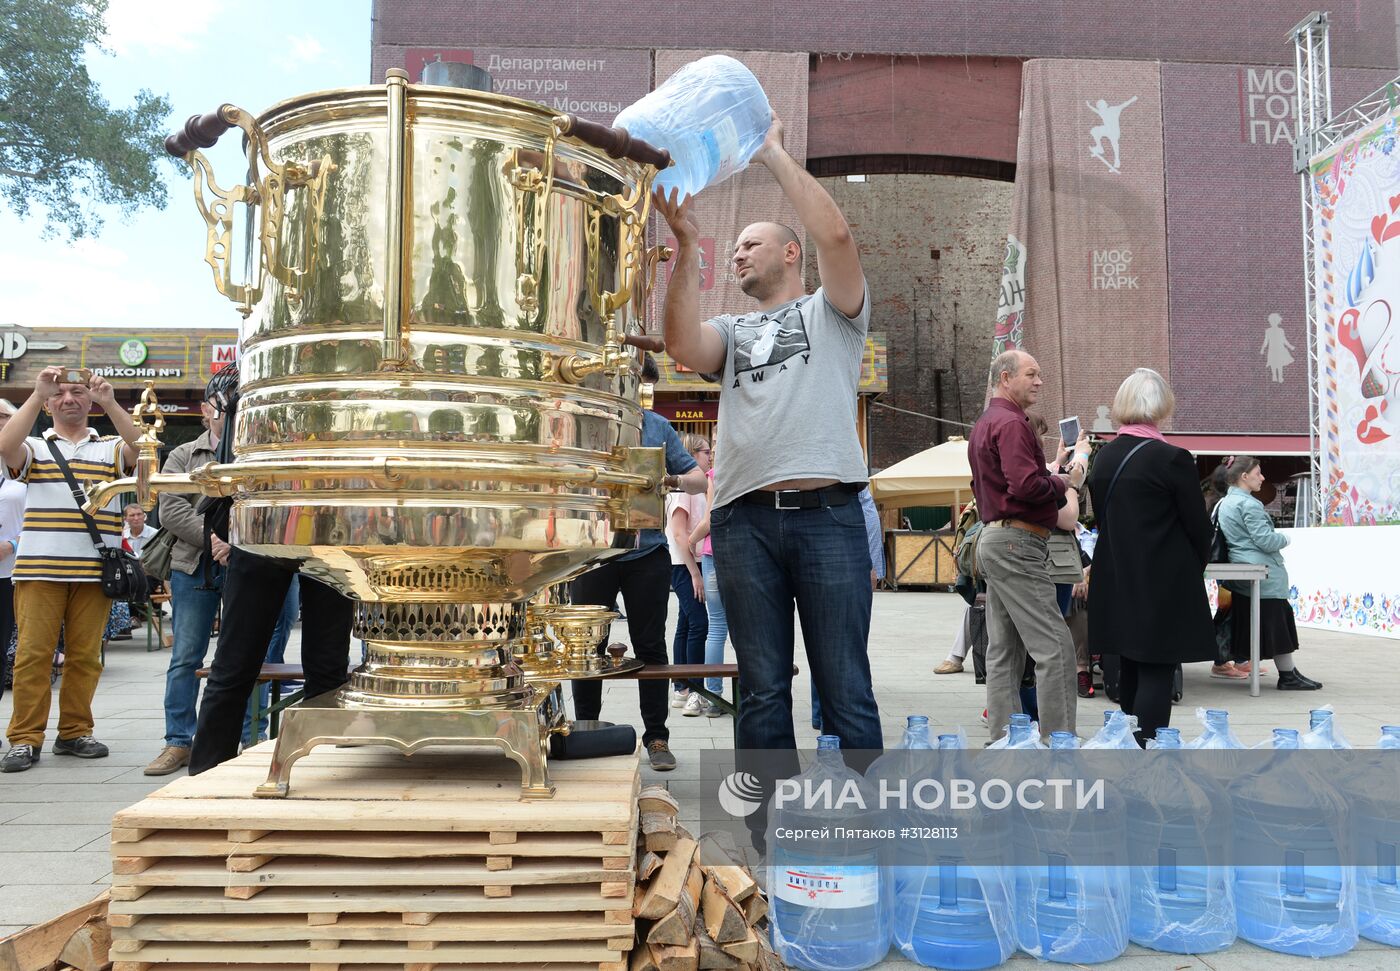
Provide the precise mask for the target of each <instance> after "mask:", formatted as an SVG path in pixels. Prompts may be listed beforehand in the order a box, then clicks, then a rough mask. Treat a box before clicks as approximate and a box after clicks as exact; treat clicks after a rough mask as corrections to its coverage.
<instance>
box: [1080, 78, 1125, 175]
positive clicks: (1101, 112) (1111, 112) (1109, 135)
mask: <svg viewBox="0 0 1400 971" xmlns="http://www.w3.org/2000/svg"><path fill="white" fill-rule="evenodd" d="M1136 100H1137V95H1133V96H1132V97H1131V98H1129V99H1128V100H1127V101H1124V102H1123V103H1122V104H1120V105H1111V104H1109V103H1108V102H1107V101H1105V100H1104V99H1103V98H1100V99H1099V100H1098V102H1097V103H1096V104H1090V103H1089V102H1087V101H1086V102H1084V103H1085V104H1086V105H1089V110H1090V111H1092V112H1093V113H1094V114H1096V115H1098V116H1099V121H1100V122H1101V124H1098V125H1095V126H1094V127H1093V128H1090V129H1089V137H1090V138H1092V139H1093V140H1094V144H1093V145H1091V146H1090V147H1089V154H1090V155H1092V156H1093V157H1094V158H1096V159H1098V160H1099V161H1100V162H1102V163H1103V164H1104V165H1107V166H1108V170H1109V171H1110V172H1117V171H1118V164H1119V162H1120V161H1121V159H1120V158H1119V155H1118V137H1119V136H1120V135H1121V134H1122V129H1121V128H1120V127H1119V124H1118V120H1119V116H1121V115H1122V114H1123V109H1124V108H1126V107H1128V105H1130V104H1132V103H1133V102H1134V101H1136ZM1105 141H1107V142H1108V144H1109V145H1110V146H1112V148H1113V161H1112V162H1110V161H1109V160H1108V156H1107V155H1106V154H1105V152H1104V142H1105Z"/></svg>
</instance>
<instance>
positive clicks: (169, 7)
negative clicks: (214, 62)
mask: <svg viewBox="0 0 1400 971" xmlns="http://www.w3.org/2000/svg"><path fill="white" fill-rule="evenodd" d="M222 8H223V0H110V2H109V3H108V6H107V47H109V48H110V49H111V50H112V52H113V53H114V54H117V55H119V56H124V55H129V54H134V53H138V52H140V53H146V54H153V53H160V52H163V51H166V52H168V51H184V52H188V51H193V50H195V49H196V47H197V46H198V45H197V43H196V42H197V41H198V40H199V39H200V38H202V37H204V36H205V35H206V34H208V33H209V28H210V26H211V25H212V24H213V22H214V21H215V20H216V19H217V18H218V17H219V15H220V13H222Z"/></svg>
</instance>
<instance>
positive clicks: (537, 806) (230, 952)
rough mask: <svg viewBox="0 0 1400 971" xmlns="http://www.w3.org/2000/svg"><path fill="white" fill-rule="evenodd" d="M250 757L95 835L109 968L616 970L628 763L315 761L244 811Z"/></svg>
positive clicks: (633, 831) (624, 922) (347, 753)
mask: <svg viewBox="0 0 1400 971" xmlns="http://www.w3.org/2000/svg"><path fill="white" fill-rule="evenodd" d="M270 757H271V748H270V746H260V747H258V748H256V749H253V750H252V751H250V752H247V753H245V754H244V755H242V756H240V757H239V758H237V759H235V760H233V761H231V762H228V763H225V764H224V765H222V766H220V767H219V768H217V769H214V770H213V771H211V772H207V773H205V774H203V775H200V776H197V777H195V778H187V779H180V780H178V781H176V782H173V783H171V784H170V785H168V786H166V787H165V788H163V789H161V790H159V791H157V792H155V793H153V794H152V795H151V796H149V797H148V798H146V799H145V800H143V801H142V802H140V803H138V804H137V805H135V806H133V807H132V808H130V809H127V810H123V811H122V812H120V813H118V814H117V816H116V818H115V820H114V821H113V829H112V856H113V862H112V873H113V876H112V901H111V907H110V914H109V920H110V922H111V924H112V929H113V930H112V938H113V940H112V958H113V959H114V961H115V962H116V963H115V969H116V971H143V969H147V968H160V969H172V971H173V969H175V968H185V967H189V968H195V967H206V968H207V967H208V966H210V965H219V966H223V967H228V966H256V967H259V968H266V969H269V971H270V969H272V968H278V967H288V968H302V969H306V968H311V969H313V971H335V969H350V968H355V967H361V966H363V967H375V968H379V969H381V971H382V969H383V968H384V967H385V966H386V965H390V966H403V967H405V968H410V969H429V968H441V969H447V968H454V967H464V968H465V967H471V968H473V969H476V971H485V969H486V968H491V967H502V968H506V967H510V966H516V965H532V966H533V965H538V964H542V963H549V965H550V966H551V967H558V968H569V969H579V971H582V969H585V968H587V969H590V971H622V969H624V968H625V967H626V965H627V958H628V954H627V952H628V951H629V950H630V949H631V947H632V943H633V935H634V925H633V918H632V912H631V904H632V895H633V891H634V888H635V864H634V852H635V846H636V838H637V803H636V797H637V792H638V786H639V781H638V779H639V764H640V763H639V759H638V757H637V756H636V755H635V754H634V755H628V756H619V757H615V758H607V759H593V760H588V761H580V762H553V763H551V764H550V773H551V776H552V780H553V782H554V784H555V786H556V787H557V792H556V795H555V797H554V798H553V799H548V800H531V801H522V800H521V799H520V798H519V796H520V774H519V771H518V770H516V768H515V764H514V763H513V762H509V761H507V760H505V759H502V758H501V757H499V756H492V755H488V754H480V753H471V752H468V751H466V750H450V751H445V750H440V749H439V750H432V751H429V752H424V753H420V754H418V755H415V756H414V757H412V758H411V759H410V758H405V757H403V756H402V755H400V754H398V753H396V752H392V751H389V750H387V749H379V748H349V749H337V748H330V747H323V748H319V749H316V750H315V751H314V752H313V753H311V754H310V755H308V756H306V757H305V758H303V759H302V760H301V761H299V762H298V763H297V764H296V768H295V769H294V770H293V772H292V790H291V796H290V797H289V798H287V799H254V798H253V797H252V792H253V788H254V787H255V786H256V785H257V784H258V783H260V782H261V781H263V779H264V778H265V777H266V775H267V767H268V762H269V759H270Z"/></svg>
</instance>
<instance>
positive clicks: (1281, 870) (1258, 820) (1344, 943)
mask: <svg viewBox="0 0 1400 971" xmlns="http://www.w3.org/2000/svg"><path fill="white" fill-rule="evenodd" d="M1272 747H1273V749H1274V752H1275V758H1274V759H1272V760H1271V761H1270V763H1269V764H1268V765H1267V766H1265V767H1262V768H1257V769H1255V770H1253V771H1251V772H1248V773H1246V774H1245V775H1244V776H1242V777H1241V778H1239V779H1237V780H1236V781H1235V782H1233V783H1231V785H1230V787H1229V793H1230V802H1231V806H1232V809H1233V812H1234V817H1235V853H1236V860H1237V863H1236V866H1235V910H1236V913H1237V915H1238V920H1239V936H1240V937H1242V938H1244V939H1245V940H1247V941H1249V942H1250V943H1252V944H1257V945H1259V946H1260V947H1264V948H1268V949H1269V950H1271V951H1278V952H1280V953H1283V954H1296V955H1299V956H1302V957H1315V958H1320V957H1330V956H1332V955H1335V954H1345V953H1346V952H1347V951H1350V950H1351V949H1352V948H1353V947H1355V946H1356V936H1357V913H1356V911H1357V907H1356V900H1357V898H1356V878H1355V874H1354V873H1353V869H1354V868H1353V867H1351V866H1343V865H1342V845H1343V842H1342V841H1343V840H1344V839H1346V837H1347V833H1348V829H1349V827H1350V826H1351V820H1350V810H1349V807H1348V806H1347V802H1346V800H1345V799H1343V798H1342V797H1341V795H1340V794H1338V793H1337V792H1336V791H1335V788H1334V787H1333V786H1331V785H1330V784H1329V782H1328V780H1326V779H1323V778H1319V777H1318V776H1316V775H1315V774H1314V772H1313V770H1312V769H1311V768H1310V766H1309V765H1308V764H1307V763H1306V762H1305V761H1304V760H1301V759H1296V758H1291V757H1290V756H1292V755H1294V754H1296V750H1297V749H1298V732H1297V730H1296V729H1291V728H1276V729H1274V734H1273V739H1272Z"/></svg>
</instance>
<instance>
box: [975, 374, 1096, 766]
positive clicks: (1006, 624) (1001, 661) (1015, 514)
mask: <svg viewBox="0 0 1400 971" xmlns="http://www.w3.org/2000/svg"><path fill="white" fill-rule="evenodd" d="M1043 383H1044V382H1043V381H1042V380H1041V377H1040V365H1039V364H1037V363H1036V360H1035V358H1033V357H1031V356H1030V355H1029V354H1027V353H1025V352H1024V351H1006V352H1004V353H1002V354H1000V355H999V356H998V357H997V359H996V360H995V361H993V362H992V370H991V375H990V381H989V385H990V387H989V390H990V392H991V400H990V401H989V402H988V405H987V410H986V411H984V412H983V413H982V417H981V418H979V419H978V420H977V424H976V425H975V426H974V427H973V429H972V437H971V438H970V439H969V441H968V448H967V456H968V461H969V464H971V466H972V492H973V494H974V495H975V496H976V497H977V510H978V515H979V516H980V518H981V520H982V522H983V523H984V524H985V525H984V528H983V530H982V534H981V536H980V538H979V539H978V542H977V560H978V564H979V566H980V567H981V570H982V575H983V577H984V578H985V579H986V581H987V633H988V642H987V728H988V730H989V732H990V733H991V736H992V739H993V740H995V739H998V738H1000V737H1001V736H1002V735H1003V734H1004V733H1005V731H1006V726H1007V723H1008V722H1009V721H1010V720H1011V715H1012V714H1013V713H1016V712H1019V711H1020V710H1021V700H1020V687H1021V677H1022V673H1023V671H1024V669H1025V664H1026V655H1027V654H1029V655H1030V656H1031V657H1033V658H1034V659H1035V669H1036V700H1037V704H1038V706H1039V709H1040V731H1041V733H1042V734H1046V735H1048V734H1049V733H1050V732H1073V731H1074V728H1075V706H1076V705H1077V699H1076V691H1077V688H1076V685H1075V664H1074V641H1073V640H1072V639H1071V638H1070V634H1069V628H1068V627H1066V626H1065V621H1064V617H1063V616H1061V614H1060V608H1059V605H1058V603H1057V602H1056V600H1055V584H1054V582H1053V581H1051V579H1050V573H1049V549H1048V546H1047V541H1048V540H1049V538H1050V530H1051V529H1052V528H1053V527H1054V525H1055V521H1056V519H1057V518H1058V514H1059V510H1060V508H1061V507H1063V506H1065V505H1066V504H1067V503H1074V504H1076V505H1077V504H1078V502H1079V495H1078V490H1079V488H1080V486H1081V485H1082V483H1083V481H1084V465H1083V462H1082V461H1081V460H1076V461H1075V463H1074V464H1072V465H1071V466H1070V469H1071V471H1070V474H1069V475H1051V474H1050V473H1049V472H1048V471H1046V468H1045V452H1044V449H1043V448H1042V447H1041V444H1040V442H1039V441H1038V440H1037V439H1036V437H1035V432H1033V431H1032V430H1031V426H1030V422H1029V420H1028V419H1027V418H1026V409H1027V408H1029V407H1030V406H1031V405H1033V404H1035V402H1036V399H1037V398H1038V397H1039V395H1040V387H1041V385H1042V384H1043Z"/></svg>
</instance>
